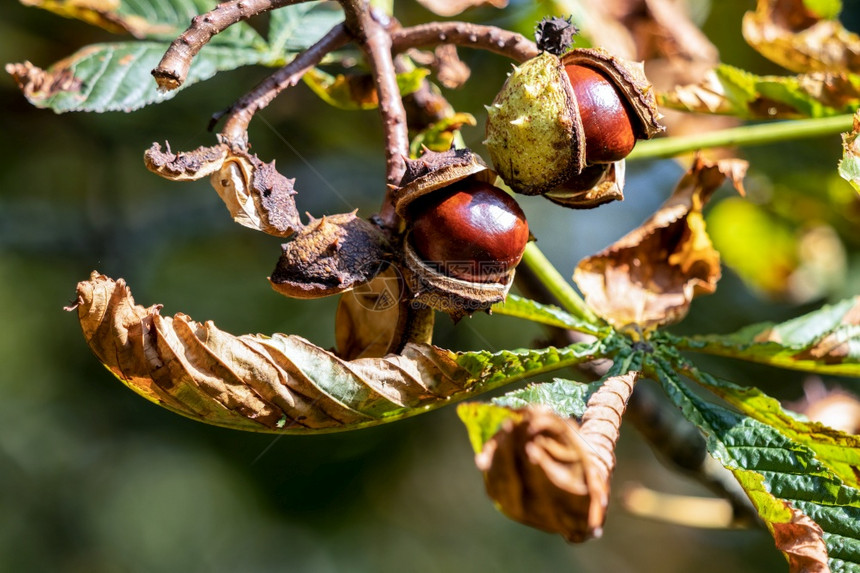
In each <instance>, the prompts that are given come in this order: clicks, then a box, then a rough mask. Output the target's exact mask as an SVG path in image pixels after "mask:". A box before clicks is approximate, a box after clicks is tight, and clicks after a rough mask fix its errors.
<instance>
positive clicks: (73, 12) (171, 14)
mask: <svg viewBox="0 0 860 573" xmlns="http://www.w3.org/2000/svg"><path fill="white" fill-rule="evenodd" d="M21 3H22V4H25V5H27V6H35V7H38V8H42V9H44V10H49V11H51V12H54V13H56V14H59V15H60V16H65V17H67V18H76V19H78V20H83V21H84V22H87V23H89V24H92V25H94V26H99V27H101V28H104V29H106V30H108V31H110V32H114V33H128V34H131V35H132V36H134V37H136V38H149V39H153V40H167V41H170V40H172V39H173V38H174V37H175V36H177V35H179V33H180V32H182V31H183V30H185V29H186V28H187V27H188V25H189V24H190V23H191V19H192V18H193V17H194V16H196V15H198V14H202V13H204V12H208V11H209V10H211V9H212V8H214V7H215V6H216V5H217V2H216V1H215V0H21ZM212 43H215V44H231V45H234V46H243V47H249V48H250V47H254V48H258V49H261V48H263V47H264V46H265V42H264V41H263V38H261V37H260V35H259V34H257V32H256V31H254V29H253V28H252V27H251V26H249V25H248V24H247V23H246V22H238V23H236V24H233V25H232V26H230V27H229V28H227V29H226V30H225V31H224V32H222V33H220V34H218V35H217V36H215V37H213V38H212Z"/></svg>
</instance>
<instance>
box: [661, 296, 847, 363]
mask: <svg viewBox="0 0 860 573" xmlns="http://www.w3.org/2000/svg"><path fill="white" fill-rule="evenodd" d="M671 342H672V344H675V345H677V346H678V347H679V348H681V349H683V350H693V351H696V352H704V353H707V354H716V355H719V356H730V357H732V358H740V359H742V360H749V361H752V362H761V363H763V364H771V365H773V366H779V367H781V368H790V369H794V370H805V371H809V372H818V373H821V374H836V375H843V376H860V297H855V298H851V299H847V300H844V301H842V302H840V303H838V304H835V305H832V306H824V307H822V308H821V309H819V310H816V311H814V312H811V313H809V314H806V315H804V316H801V317H799V318H795V319H793V320H789V321H787V322H784V323H782V324H777V325H774V324H772V323H763V324H754V325H751V326H748V327H746V328H743V329H741V330H739V331H738V332H735V333H733V334H711V335H703V336H693V337H690V338H683V337H678V338H673V339H672V340H671Z"/></svg>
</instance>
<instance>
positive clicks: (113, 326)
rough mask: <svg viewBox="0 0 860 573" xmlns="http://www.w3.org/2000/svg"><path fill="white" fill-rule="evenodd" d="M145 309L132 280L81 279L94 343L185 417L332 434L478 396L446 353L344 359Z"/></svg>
mask: <svg viewBox="0 0 860 573" xmlns="http://www.w3.org/2000/svg"><path fill="white" fill-rule="evenodd" d="M160 308H161V307H160V305H154V306H150V307H148V308H144V307H142V306H140V305H136V304H135V302H134V299H133V298H132V296H131V292H130V290H129V289H128V287H127V286H126V284H125V281H123V280H122V279H119V280H117V281H114V280H112V279H110V278H108V277H106V276H104V275H100V274H99V273H97V272H93V274H92V275H91V277H90V279H89V280H87V281H83V282H81V283H79V284H78V288H77V301H76V303H75V304H74V305H73V306H72V307H69V309H68V310H77V314H78V318H79V320H80V323H81V327H82V329H83V333H84V336H85V338H86V340H87V343H88V344H89V345H90V347H91V348H92V350H93V352H95V354H96V356H97V357H98V358H99V360H101V361H102V363H104V365H105V366H106V367H107V368H108V369H109V370H110V371H111V372H112V373H113V374H114V375H115V376H116V377H117V378H119V379H120V380H121V381H122V382H123V383H124V384H125V385H126V386H128V387H129V388H131V389H132V390H134V391H135V392H137V393H138V394H140V395H141V396H143V397H145V398H147V399H149V400H151V401H152V402H155V403H156V404H159V405H161V406H163V407H165V408H167V409H169V410H172V411H174V412H176V413H179V414H182V415H185V416H188V417H190V418H193V419H196V420H200V421H203V422H207V423H210V424H215V425H219V426H224V427H229V428H234V429H240V430H250V431H257V432H278V433H302V432H311V431H316V432H332V431H338V430H347V429H355V428H359V427H363V426H367V425H374V424H379V423H382V422H385V421H389V420H393V419H397V418H399V417H403V416H407V415H410V414H414V413H419V412H422V411H426V410H428V409H432V408H434V407H437V406H441V405H444V404H446V403H449V402H450V400H451V399H452V398H456V397H457V396H458V394H462V395H468V394H470V393H472V392H474V387H473V385H474V384H475V378H473V377H471V376H470V375H469V373H468V371H466V370H465V369H464V368H461V367H460V366H458V365H457V363H456V362H455V355H454V354H453V353H452V352H450V351H447V350H443V349H441V348H437V347H434V346H429V345H426V344H407V345H406V347H405V348H404V349H403V351H402V353H401V354H400V355H388V356H386V357H384V358H366V359H358V360H352V361H345V360H342V359H340V358H338V357H337V356H335V355H334V354H332V353H330V352H327V351H325V350H323V349H322V348H319V347H317V346H315V345H313V344H311V343H310V342H308V341H307V340H305V339H303V338H301V337H298V336H288V335H283V334H274V335H272V336H271V337H269V336H263V335H243V336H234V335H231V334H229V333H226V332H224V331H222V330H219V329H218V328H217V327H216V326H215V325H214V324H213V323H212V322H211V321H207V322H205V323H200V322H196V321H194V320H192V319H191V318H190V317H189V316H187V315H185V314H181V313H179V314H176V315H175V316H172V317H169V316H162V315H161V314H160Z"/></svg>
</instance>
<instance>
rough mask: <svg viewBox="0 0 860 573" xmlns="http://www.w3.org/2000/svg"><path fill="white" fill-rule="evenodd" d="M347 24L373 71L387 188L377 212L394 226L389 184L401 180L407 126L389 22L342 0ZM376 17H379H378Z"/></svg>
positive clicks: (356, 0) (357, 1) (352, 0)
mask: <svg viewBox="0 0 860 573" xmlns="http://www.w3.org/2000/svg"><path fill="white" fill-rule="evenodd" d="M340 3H341V6H342V7H343V10H344V16H345V23H346V27H347V29H348V30H349V32H350V34H351V35H352V37H353V39H354V40H355V42H356V43H357V44H358V46H359V48H361V50H362V52H364V55H365V57H366V58H367V60H368V63H369V64H370V68H371V71H372V72H373V79H374V83H375V84H376V91H377V94H378V97H379V114H380V115H381V116H382V126H383V130H384V133H385V159H386V170H385V173H386V179H387V181H388V191H386V195H385V201H384V202H383V204H382V208H381V209H380V212H379V217H380V220H381V222H382V224H383V225H384V226H385V227H387V228H389V229H396V228H397V227H398V226H399V224H400V219H399V217H398V215H397V213H395V211H394V203H393V200H392V197H391V189H392V186H396V185H399V184H400V180H401V179H402V178H403V173H404V172H405V170H406V157H408V156H409V134H408V132H407V127H406V110H405V109H404V107H403V100H402V99H401V97H400V89H399V88H398V86H397V75H396V73H395V71H394V61H393V59H392V55H391V36H390V34H389V31H388V30H386V26H388V25H390V24H391V23H392V22H391V21H390V20H388V16H386V15H384V14H381V13H374V12H372V11H371V9H370V8H369V6H368V5H367V3H366V2H364V1H363V0H341V2H340ZM377 19H378V20H377Z"/></svg>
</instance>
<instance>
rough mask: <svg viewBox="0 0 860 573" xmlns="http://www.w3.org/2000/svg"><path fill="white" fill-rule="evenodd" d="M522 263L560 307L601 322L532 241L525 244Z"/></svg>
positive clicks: (574, 314) (592, 322)
mask: <svg viewBox="0 0 860 573" xmlns="http://www.w3.org/2000/svg"><path fill="white" fill-rule="evenodd" d="M522 262H523V264H524V265H526V266H528V267H529V268H530V269H531V270H532V272H533V273H534V274H535V276H536V277H537V278H538V280H540V281H541V282H542V283H543V284H544V286H546V288H547V289H549V291H550V292H551V293H552V294H553V296H555V297H556V298H557V299H558V302H559V304H561V306H562V308H564V310H566V311H567V312H569V313H570V314H572V315H573V316H575V317H577V318H580V319H582V320H584V321H586V322H589V323H591V324H602V321H601V320H600V319H599V318H598V317H597V315H596V314H594V313H593V312H592V311H591V309H590V308H588V305H586V304H585V301H584V300H582V297H581V296H579V294H577V292H576V291H575V290H573V287H572V286H570V283H568V282H567V281H566V280H565V279H564V277H563V276H561V273H559V272H558V271H557V270H556V268H555V267H554V266H553V264H552V263H551V262H549V259H547V258H546V257H545V256H544V254H543V253H542V252H541V250H540V249H539V248H538V247H537V245H535V244H534V243H529V244H528V245H527V246H526V252H525V254H523V260H522Z"/></svg>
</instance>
